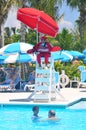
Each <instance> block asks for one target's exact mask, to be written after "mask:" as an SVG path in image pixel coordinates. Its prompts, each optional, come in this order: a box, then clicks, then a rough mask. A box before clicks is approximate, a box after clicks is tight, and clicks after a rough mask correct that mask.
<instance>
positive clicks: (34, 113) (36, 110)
mask: <svg viewBox="0 0 86 130" xmlns="http://www.w3.org/2000/svg"><path fill="white" fill-rule="evenodd" d="M32 111H33V116H32V118H39V116H38V113H39V107H38V106H34V107H33V108H32Z"/></svg>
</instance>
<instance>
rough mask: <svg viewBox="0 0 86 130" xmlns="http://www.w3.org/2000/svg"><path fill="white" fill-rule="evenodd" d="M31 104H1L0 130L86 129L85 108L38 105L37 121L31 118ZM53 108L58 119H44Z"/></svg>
mask: <svg viewBox="0 0 86 130" xmlns="http://www.w3.org/2000/svg"><path fill="white" fill-rule="evenodd" d="M32 107H33V106H28V105H27V106H1V107H0V130H86V109H84V110H83V109H78V110H76V109H68V108H67V109H65V108H58V106H39V108H40V111H39V115H40V116H41V118H40V120H39V121H33V120H32V118H31V117H32V115H33V112H32ZM50 109H53V110H55V111H56V116H57V117H59V118H61V120H59V121H46V120H45V119H46V118H47V116H48V111H49V110H50Z"/></svg>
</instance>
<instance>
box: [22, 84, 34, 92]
mask: <svg viewBox="0 0 86 130" xmlns="http://www.w3.org/2000/svg"><path fill="white" fill-rule="evenodd" d="M34 87H35V84H26V85H25V86H24V91H31V90H33V89H34Z"/></svg>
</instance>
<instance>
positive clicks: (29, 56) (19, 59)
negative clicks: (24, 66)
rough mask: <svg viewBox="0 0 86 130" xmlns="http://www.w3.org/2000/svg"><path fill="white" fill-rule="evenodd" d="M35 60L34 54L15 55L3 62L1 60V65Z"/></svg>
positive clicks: (7, 57)
mask: <svg viewBox="0 0 86 130" xmlns="http://www.w3.org/2000/svg"><path fill="white" fill-rule="evenodd" d="M34 60H36V57H35V55H33V54H27V53H21V54H19V53H15V54H10V55H9V56H6V57H5V58H4V59H3V60H1V63H3V64H5V63H16V62H31V61H34Z"/></svg>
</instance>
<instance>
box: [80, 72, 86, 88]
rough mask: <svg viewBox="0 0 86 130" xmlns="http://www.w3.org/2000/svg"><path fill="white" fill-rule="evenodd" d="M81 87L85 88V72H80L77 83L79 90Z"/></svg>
mask: <svg viewBox="0 0 86 130" xmlns="http://www.w3.org/2000/svg"><path fill="white" fill-rule="evenodd" d="M81 86H83V87H86V70H84V71H81V81H80V82H79V88H80V87H81Z"/></svg>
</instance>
